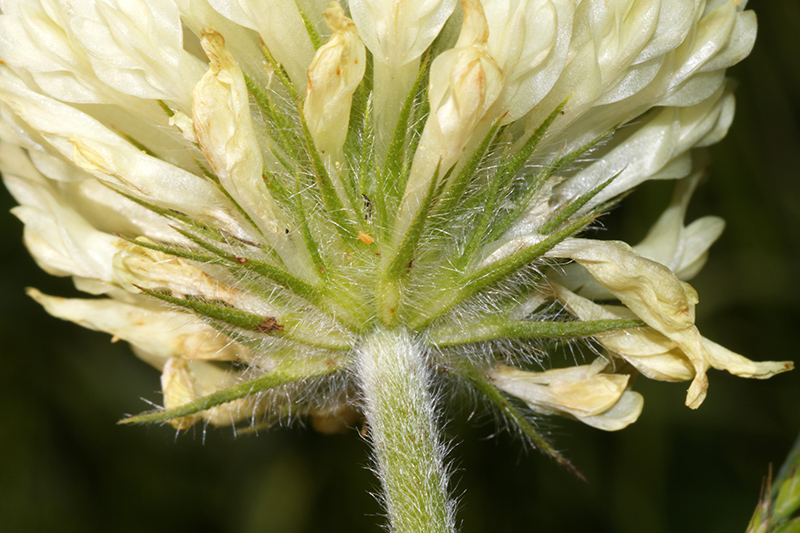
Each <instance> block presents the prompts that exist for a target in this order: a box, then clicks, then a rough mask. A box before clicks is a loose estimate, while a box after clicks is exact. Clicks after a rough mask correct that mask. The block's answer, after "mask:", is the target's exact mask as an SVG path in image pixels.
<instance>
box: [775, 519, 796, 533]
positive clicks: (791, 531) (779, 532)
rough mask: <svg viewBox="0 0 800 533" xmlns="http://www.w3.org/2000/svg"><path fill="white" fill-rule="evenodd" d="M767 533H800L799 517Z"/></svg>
mask: <svg viewBox="0 0 800 533" xmlns="http://www.w3.org/2000/svg"><path fill="white" fill-rule="evenodd" d="M769 533H800V517H798V518H795V519H793V520H790V521H788V522H785V523H783V524H781V525H780V526H778V527H776V528H775V529H773V530H772V531H770V532H769Z"/></svg>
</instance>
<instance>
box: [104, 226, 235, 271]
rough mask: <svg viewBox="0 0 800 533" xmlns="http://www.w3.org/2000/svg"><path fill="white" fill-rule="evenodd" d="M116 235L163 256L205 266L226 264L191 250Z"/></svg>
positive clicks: (213, 257)
mask: <svg viewBox="0 0 800 533" xmlns="http://www.w3.org/2000/svg"><path fill="white" fill-rule="evenodd" d="M115 235H116V236H117V237H119V238H120V239H123V240H125V241H127V242H129V243H131V244H135V245H136V246H141V247H142V248H147V249H149V250H155V251H156V252H161V253H163V254H167V255H172V256H175V257H180V258H181V259H188V260H190V261H197V262H198V263H203V264H211V263H216V264H224V261H222V260H221V259H220V258H219V257H216V256H213V255H205V254H200V253H197V252H192V251H189V250H179V249H177V248H171V247H169V246H161V245H159V244H155V243H151V242H147V241H140V240H137V239H132V238H130V237H126V236H125V235H120V234H119V233H115Z"/></svg>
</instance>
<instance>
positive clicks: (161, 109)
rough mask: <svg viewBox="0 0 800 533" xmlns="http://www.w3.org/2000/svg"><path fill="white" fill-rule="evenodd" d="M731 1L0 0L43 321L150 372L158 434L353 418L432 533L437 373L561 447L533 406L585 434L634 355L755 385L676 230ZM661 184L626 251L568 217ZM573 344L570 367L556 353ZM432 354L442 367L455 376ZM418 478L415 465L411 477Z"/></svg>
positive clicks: (731, 20)
mask: <svg viewBox="0 0 800 533" xmlns="http://www.w3.org/2000/svg"><path fill="white" fill-rule="evenodd" d="M745 5H746V2H744V1H742V0H461V2H460V3H457V2H455V0H352V1H350V2H349V4H339V3H337V2H332V3H330V4H329V5H327V4H326V2H319V1H317V0H304V1H303V2H298V3H295V2H289V1H287V0H275V1H272V2H256V1H252V0H225V1H223V0H133V1H123V0H96V1H85V2H63V1H59V0H4V1H2V2H0V10H1V12H2V14H0V59H2V62H0V115H1V116H2V119H1V120H0V170H2V173H3V179H4V181H5V183H6V186H7V187H8V189H9V190H10V191H11V193H12V194H13V195H14V197H15V198H16V199H17V201H18V202H19V204H20V205H19V207H16V208H15V209H14V214H16V216H17V217H19V218H20V219H21V220H22V221H23V223H24V225H25V230H24V231H25V233H24V239H25V243H26V245H27V247H28V249H29V250H30V252H31V254H32V255H33V256H34V258H35V260H36V261H37V263H38V264H39V265H40V266H41V267H42V268H43V269H44V270H46V271H47V272H49V273H51V274H53V275H57V276H71V277H72V278H73V279H74V282H75V284H76V286H77V287H78V288H79V289H80V290H82V291H85V292H87V293H89V294H91V295H92V297H91V298H86V299H64V298H59V297H55V296H47V295H44V294H42V293H40V292H38V291H36V290H34V289H31V290H30V295H31V296H32V297H33V298H34V299H36V300H37V301H38V302H39V303H41V304H42V305H43V306H44V307H45V309H46V310H47V311H48V312H49V313H50V314H52V315H54V316H56V317H59V318H63V319H66V320H70V321H73V322H76V323H78V324H81V325H83V326H85V327H88V328H91V329H96V330H100V331H105V332H108V333H110V334H111V335H113V336H114V337H115V338H119V339H124V340H125V341H127V342H129V343H130V344H131V346H132V347H133V349H134V351H135V353H136V354H137V356H139V357H140V358H141V359H142V360H144V361H146V362H147V363H149V364H150V365H152V366H154V367H156V368H157V369H159V370H160V371H161V373H162V374H161V376H162V377H161V386H162V389H163V395H164V407H163V409H157V410H155V411H151V412H147V413H144V414H142V415H139V416H135V417H132V418H129V419H127V420H126V421H127V422H153V421H160V422H169V423H171V424H172V425H173V426H174V427H175V428H177V429H178V430H183V429H186V428H188V427H190V426H192V425H193V424H196V423H198V422H201V421H202V422H204V423H209V424H212V425H231V424H233V425H235V424H245V425H256V426H261V425H271V424H275V423H278V422H281V421H284V420H289V419H293V418H297V417H311V418H312V419H313V420H314V421H315V427H318V428H320V429H324V430H326V431H335V430H338V429H339V428H341V427H346V426H347V425H348V424H352V423H353V422H354V420H358V419H359V418H363V419H365V420H366V424H367V433H368V434H369V436H370V440H371V442H372V443H373V445H374V447H375V456H376V462H377V464H378V468H377V470H378V472H379V474H380V476H381V480H382V483H383V487H384V493H385V495H384V500H385V505H386V507H387V510H388V514H389V517H390V520H391V524H392V527H393V529H394V530H397V531H446V530H452V529H453V528H454V526H453V524H454V523H455V521H454V518H453V505H452V503H450V502H449V501H448V499H447V496H446V493H447V481H446V476H445V475H444V473H443V472H444V469H443V453H444V452H443V450H442V445H441V442H440V440H441V439H440V438H439V436H438V430H437V425H436V421H437V420H438V414H437V413H438V409H439V408H440V407H441V408H443V407H445V405H444V402H443V401H442V400H441V399H440V398H439V395H438V394H437V391H438V390H440V387H442V386H444V385H443V384H447V386H459V387H463V388H466V389H468V390H471V391H473V392H474V393H475V394H477V395H478V396H480V397H483V398H485V399H486V400H487V401H488V403H489V404H491V405H494V407H495V409H496V410H498V411H499V412H500V413H501V414H502V416H503V417H504V418H505V419H507V420H508V421H509V422H510V423H511V425H512V426H516V427H517V428H519V429H520V430H521V432H522V433H523V434H524V435H526V436H527V438H528V439H530V441H531V442H532V443H533V444H534V445H535V446H537V447H538V448H540V449H541V450H542V451H544V452H545V453H547V454H549V455H550V456H552V457H553V458H554V459H555V460H556V461H558V462H560V463H562V464H564V465H569V463H568V462H567V461H566V459H564V458H563V457H562V456H561V455H560V454H559V453H558V452H556V451H555V449H554V448H553V447H552V446H551V445H550V444H549V443H548V442H547V441H546V440H545V439H544V438H543V437H542V436H541V435H540V434H539V433H538V432H537V431H536V426H535V425H534V423H533V422H532V417H533V416H534V415H537V416H538V415H540V414H547V415H560V416H564V417H567V418H572V419H576V420H578V421H581V422H584V423H586V424H589V425H592V426H594V427H597V428H600V429H604V430H618V429H622V428H624V427H625V426H627V425H629V424H630V423H632V422H634V421H635V420H636V419H637V417H638V416H639V414H640V413H641V411H642V408H643V405H644V401H643V398H642V396H641V395H640V394H639V393H637V392H634V391H632V390H631V386H632V379H631V378H632V376H633V375H634V374H637V373H640V374H642V375H644V376H646V377H648V378H651V379H656V380H664V381H689V382H690V386H689V390H688V394H687V398H686V404H687V405H688V406H689V407H691V408H697V407H699V406H700V404H701V403H702V402H703V399H704V398H705V397H706V394H707V390H708V378H707V371H708V370H709V368H715V369H722V370H727V371H729V372H731V373H733V374H736V375H740V376H743V377H755V378H767V377H770V376H772V375H774V374H776V373H779V372H783V371H785V370H789V369H790V368H791V367H792V365H791V363H790V362H761V363H757V362H753V361H750V360H749V359H746V358H745V357H743V356H740V355H738V354H735V353H733V352H730V351H729V350H726V349H725V348H723V347H721V346H719V345H717V344H715V343H714V342H712V341H710V340H708V339H706V338H704V337H703V336H702V335H701V334H700V332H699V330H698V328H697V326H696V324H695V306H696V304H697V303H698V295H697V293H696V291H695V290H694V289H693V288H692V287H691V285H689V284H688V283H687V282H686V280H687V279H689V278H690V277H691V276H693V275H694V274H696V273H697V272H698V271H699V270H700V268H702V265H703V263H704V261H705V258H706V256H707V252H708V249H709V247H710V246H711V244H712V243H713V242H714V241H715V240H716V239H717V237H718V236H719V235H720V233H721V231H722V227H723V222H722V221H721V220H720V219H718V218H715V217H706V218H702V219H700V220H697V221H694V222H692V223H690V224H689V225H685V222H684V217H685V213H686V207H687V204H688V202H689V198H690V196H691V194H692V192H693V190H694V188H695V186H696V184H697V182H698V180H699V178H700V176H701V175H702V173H703V170H704V163H703V161H704V158H703V157H700V156H698V155H697V154H696V153H695V150H694V149H695V148H700V147H703V146H706V145H709V144H711V143H714V142H716V141H718V140H719V139H720V138H722V137H723V136H724V135H725V133H726V131H727V129H728V127H729V125H730V123H731V120H732V117H733V108H734V102H733V96H732V94H731V91H730V88H729V85H728V84H727V83H726V80H725V69H726V68H727V67H729V66H731V65H733V64H735V63H737V62H738V61H740V60H741V59H743V58H744V57H746V56H747V55H748V53H749V51H750V49H751V47H752V44H753V41H754V38H755V33H756V20H755V16H754V15H753V13H752V12H751V11H747V10H745ZM655 179H672V180H677V181H676V183H677V185H676V192H675V196H674V198H673V201H672V202H671V204H670V206H669V207H668V209H667V211H666V212H665V213H664V215H663V216H662V217H661V218H660V219H659V220H658V222H657V223H656V224H655V225H654V226H653V228H652V229H651V231H650V233H649V234H648V236H647V237H646V239H645V240H644V241H643V242H641V243H639V244H638V245H637V246H633V247H632V246H629V245H628V244H625V243H622V242H618V241H600V240H595V239H591V238H587V237H586V236H585V235H584V236H579V235H578V234H580V233H581V232H583V231H584V230H585V229H586V228H587V227H589V226H590V225H591V224H592V222H593V221H594V220H596V219H597V217H599V216H600V215H602V214H603V213H605V212H607V211H608V210H609V209H610V208H611V206H612V205H613V204H614V203H615V202H616V201H617V200H618V199H620V198H621V197H622V196H624V195H625V193H627V192H629V191H630V190H632V189H633V188H635V187H636V186H638V185H639V184H641V183H643V182H645V181H647V180H655ZM581 338H589V339H593V346H594V347H595V351H596V352H597V354H598V357H597V358H596V359H594V362H592V363H590V364H583V365H577V366H573V367H563V365H561V364H560V363H559V361H560V359H559V358H558V357H556V356H555V355H554V347H556V346H557V345H558V343H559V342H561V341H563V340H564V339H581ZM445 378H446V379H445ZM408 487H416V488H417V489H415V490H408Z"/></svg>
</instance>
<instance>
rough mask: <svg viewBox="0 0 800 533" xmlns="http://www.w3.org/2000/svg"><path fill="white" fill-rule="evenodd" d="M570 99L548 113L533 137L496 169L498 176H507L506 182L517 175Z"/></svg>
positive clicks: (567, 98) (568, 97)
mask: <svg viewBox="0 0 800 533" xmlns="http://www.w3.org/2000/svg"><path fill="white" fill-rule="evenodd" d="M571 97H572V95H570V96H567V97H566V98H565V99H564V100H563V101H562V102H561V103H560V104H558V105H557V106H556V108H555V109H554V110H553V112H552V113H550V114H549V115H548V116H547V118H546V119H544V122H542V123H541V124H540V125H539V127H538V128H536V131H534V132H533V135H531V136H530V137H529V138H528V140H527V141H525V144H524V145H522V147H521V148H520V149H519V150H518V151H516V152H515V153H514V155H513V156H511V157H510V158H508V160H507V161H506V162H505V163H504V164H503V165H502V166H501V167H500V168H498V169H497V174H498V175H500V176H508V177H507V178H505V179H506V180H510V179H511V178H513V177H514V176H516V175H517V173H518V172H519V171H520V170H521V169H522V167H523V166H524V165H525V163H527V162H528V159H530V157H531V155H532V154H533V151H534V150H536V147H537V146H539V142H540V141H541V140H542V138H544V136H545V134H546V133H547V130H549V129H550V126H552V124H553V122H555V120H556V118H557V117H558V116H559V115H560V114H561V111H562V110H563V109H564V106H565V105H567V102H569V99H570V98H571Z"/></svg>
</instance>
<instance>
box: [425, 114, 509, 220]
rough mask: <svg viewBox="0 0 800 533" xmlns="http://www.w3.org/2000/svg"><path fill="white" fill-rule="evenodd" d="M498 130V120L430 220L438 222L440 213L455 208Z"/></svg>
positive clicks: (460, 172)
mask: <svg viewBox="0 0 800 533" xmlns="http://www.w3.org/2000/svg"><path fill="white" fill-rule="evenodd" d="M499 129H500V120H497V121H495V123H494V124H493V125H492V127H491V129H490V130H489V133H487V134H486V135H485V136H484V137H483V140H482V141H481V144H480V145H478V147H477V148H476V149H475V151H474V152H472V155H471V156H470V158H469V159H468V160H467V162H466V164H465V165H464V166H463V167H462V168H461V170H460V171H459V172H458V174H457V175H456V177H455V179H454V180H453V182H452V183H451V184H450V186H449V187H448V188H447V189H446V190H445V192H444V194H443V195H442V198H441V200H440V201H439V202H438V203H437V204H436V207H435V208H434V209H433V211H432V212H431V218H433V219H435V220H440V217H441V214H442V213H451V212H452V211H453V210H454V209H455V208H456V205H458V202H459V201H460V200H461V197H462V195H463V194H464V191H465V190H466V189H467V186H469V184H470V183H471V182H472V181H473V180H474V179H475V173H476V172H477V170H478V166H479V165H480V164H481V161H483V158H484V157H485V156H486V153H487V152H488V151H489V146H490V145H491V144H492V142H493V141H494V140H495V139H496V138H497V137H498V131H499ZM443 222H446V220H443Z"/></svg>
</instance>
